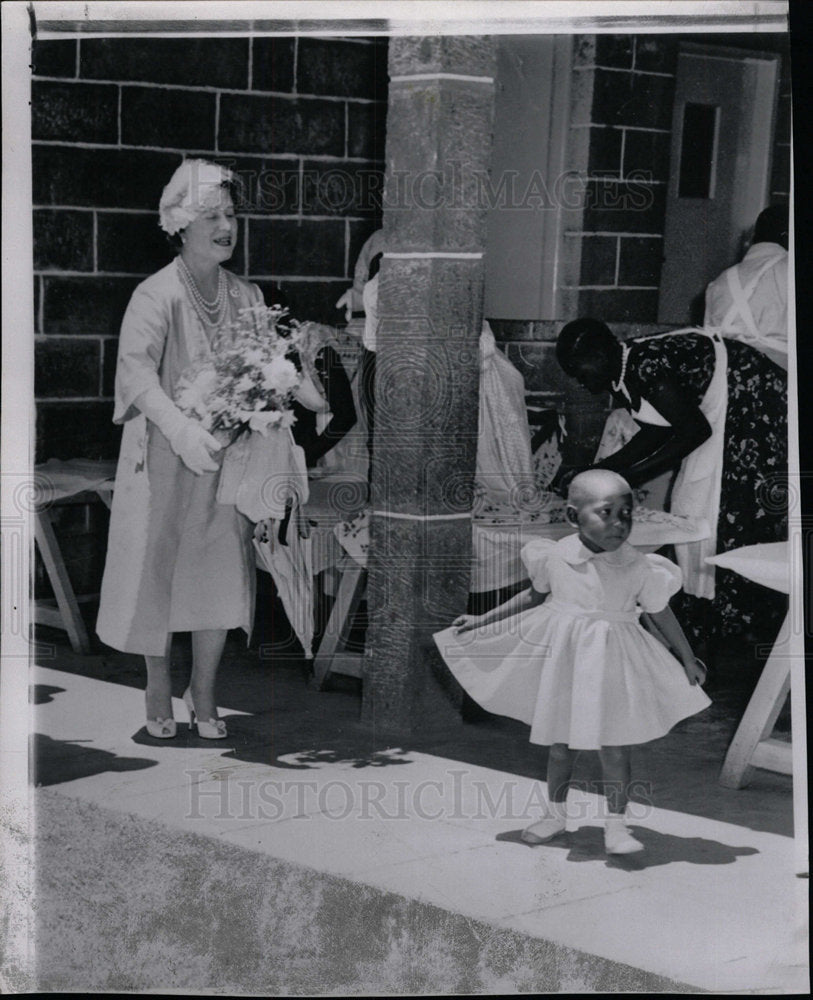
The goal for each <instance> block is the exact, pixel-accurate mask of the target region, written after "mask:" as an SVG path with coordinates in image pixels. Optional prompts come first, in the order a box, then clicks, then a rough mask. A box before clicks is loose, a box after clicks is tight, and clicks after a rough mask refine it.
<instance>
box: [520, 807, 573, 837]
mask: <svg viewBox="0 0 813 1000" xmlns="http://www.w3.org/2000/svg"><path fill="white" fill-rule="evenodd" d="M548 813H549V815H547V816H545V817H543V818H542V819H540V820H538V821H537V822H536V823H531V825H530V826H526V827H525V829H524V830H523V831H522V833H521V834H520V839H521V840H523V841H524V842H525V843H526V844H545V843H547V842H548V841H549V840H553V838H554V837H558V836H559V834H560V833H564V832H565V829H566V827H567V807H566V806H565V803H564V802H551V803H550V804H549V806H548Z"/></svg>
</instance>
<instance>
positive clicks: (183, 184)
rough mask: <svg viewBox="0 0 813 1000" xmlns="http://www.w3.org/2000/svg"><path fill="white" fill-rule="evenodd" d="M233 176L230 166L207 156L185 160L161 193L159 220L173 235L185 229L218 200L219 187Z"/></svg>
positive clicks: (166, 231)
mask: <svg viewBox="0 0 813 1000" xmlns="http://www.w3.org/2000/svg"><path fill="white" fill-rule="evenodd" d="M232 180H234V174H233V173H232V172H231V170H229V169H228V168H227V167H221V166H218V164H216V163H209V161H208V160H184V161H183V163H182V164H181V165H180V166H179V167H178V169H177V170H176V171H175V173H174V174H173V175H172V177H171V178H170V181H169V184H167V186H166V187H165V188H164V190H163V193H162V194H161V202H160V204H159V206H158V212H159V217H160V218H159V223H158V224H159V225H160V227H161V228H162V229H163V230H164V232H165V233H169V235H170V236H171V235H172V234H173V233H177V232H178V231H179V230H181V229H186V227H187V226H188V225H189V223H190V222H192V221H193V220H194V219H196V218H197V217H198V215H199V214H200V213H201V212H202V211H203V209H205V208H209V207H211V206H212V205H215V204H217V202H218V200H219V199H220V189H221V188H222V187H223V185H224V184H226V183H228V182H229V181H232Z"/></svg>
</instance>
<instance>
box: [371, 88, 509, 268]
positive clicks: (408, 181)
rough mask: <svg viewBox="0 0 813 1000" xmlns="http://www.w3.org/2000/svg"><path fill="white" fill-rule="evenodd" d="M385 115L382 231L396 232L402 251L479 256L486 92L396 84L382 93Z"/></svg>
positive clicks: (489, 98)
mask: <svg viewBox="0 0 813 1000" xmlns="http://www.w3.org/2000/svg"><path fill="white" fill-rule="evenodd" d="M389 108H390V114H389V116H388V121H387V162H388V165H389V169H388V171H387V176H386V180H385V188H384V206H385V208H386V210H387V211H386V213H385V216H386V218H385V227H386V228H387V230H388V231H393V232H394V231H395V230H396V229H397V233H398V246H399V248H400V249H403V250H448V251H454V250H462V251H466V252H473V251H478V250H482V248H483V246H484V241H485V223H486V215H487V200H486V198H485V197H484V193H483V187H484V182H485V179H486V178H487V177H488V168H489V161H490V156H491V135H492V123H493V111H494V98H493V90H492V88H491V87H490V86H488V87H486V86H482V85H479V84H471V83H460V82H458V81H449V80H440V81H431V80H430V81H420V82H416V83H399V84H394V85H393V86H392V87H391V88H390V100H389ZM393 163H397V164H398V170H397V172H393V171H392V169H391V167H392V164H393ZM390 219H391V220H392V222H391V223H390ZM390 226H392V230H390Z"/></svg>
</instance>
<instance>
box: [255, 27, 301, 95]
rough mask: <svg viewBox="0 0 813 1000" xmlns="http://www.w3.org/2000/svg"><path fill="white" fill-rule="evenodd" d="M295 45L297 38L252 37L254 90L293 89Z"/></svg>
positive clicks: (288, 90) (287, 90)
mask: <svg viewBox="0 0 813 1000" xmlns="http://www.w3.org/2000/svg"><path fill="white" fill-rule="evenodd" d="M295 45H296V39H295V38H269V37H265V38H252V39H251V50H252V60H251V74H252V75H251V89H252V90H276V91H282V92H283V93H291V92H292V91H293V89H294V47H295Z"/></svg>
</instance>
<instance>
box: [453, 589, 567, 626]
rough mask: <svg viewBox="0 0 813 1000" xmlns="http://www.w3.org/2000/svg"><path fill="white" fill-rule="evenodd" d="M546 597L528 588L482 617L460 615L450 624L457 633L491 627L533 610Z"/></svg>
mask: <svg viewBox="0 0 813 1000" xmlns="http://www.w3.org/2000/svg"><path fill="white" fill-rule="evenodd" d="M547 596H548V595H547V594H540V593H539V591H538V590H534V588H533V587H528V588H527V589H526V590H522V591H520V592H519V593H518V594H515V595H514V596H513V597H511V598H509V600H507V601H505V602H504V603H503V604H500V605H498V606H497V607H496V608H492V609H491V611H487V612H486V613H485V614H484V615H460V617H459V618H455V620H454V621H453V622H452V627H453V628H454V629H455V630H456V631H457V632H468V631H469V630H470V629H473V628H482V626H483V625H491V624H492V623H493V622H498V621H502V619H503V618H510V617H511V615H518V614H519V613H520V612H522V611H527V610H528V609H529V608H535V607H536V606H537V605H538V604H541V603H542V602H543V601H544V600H545V598H546V597H547Z"/></svg>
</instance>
